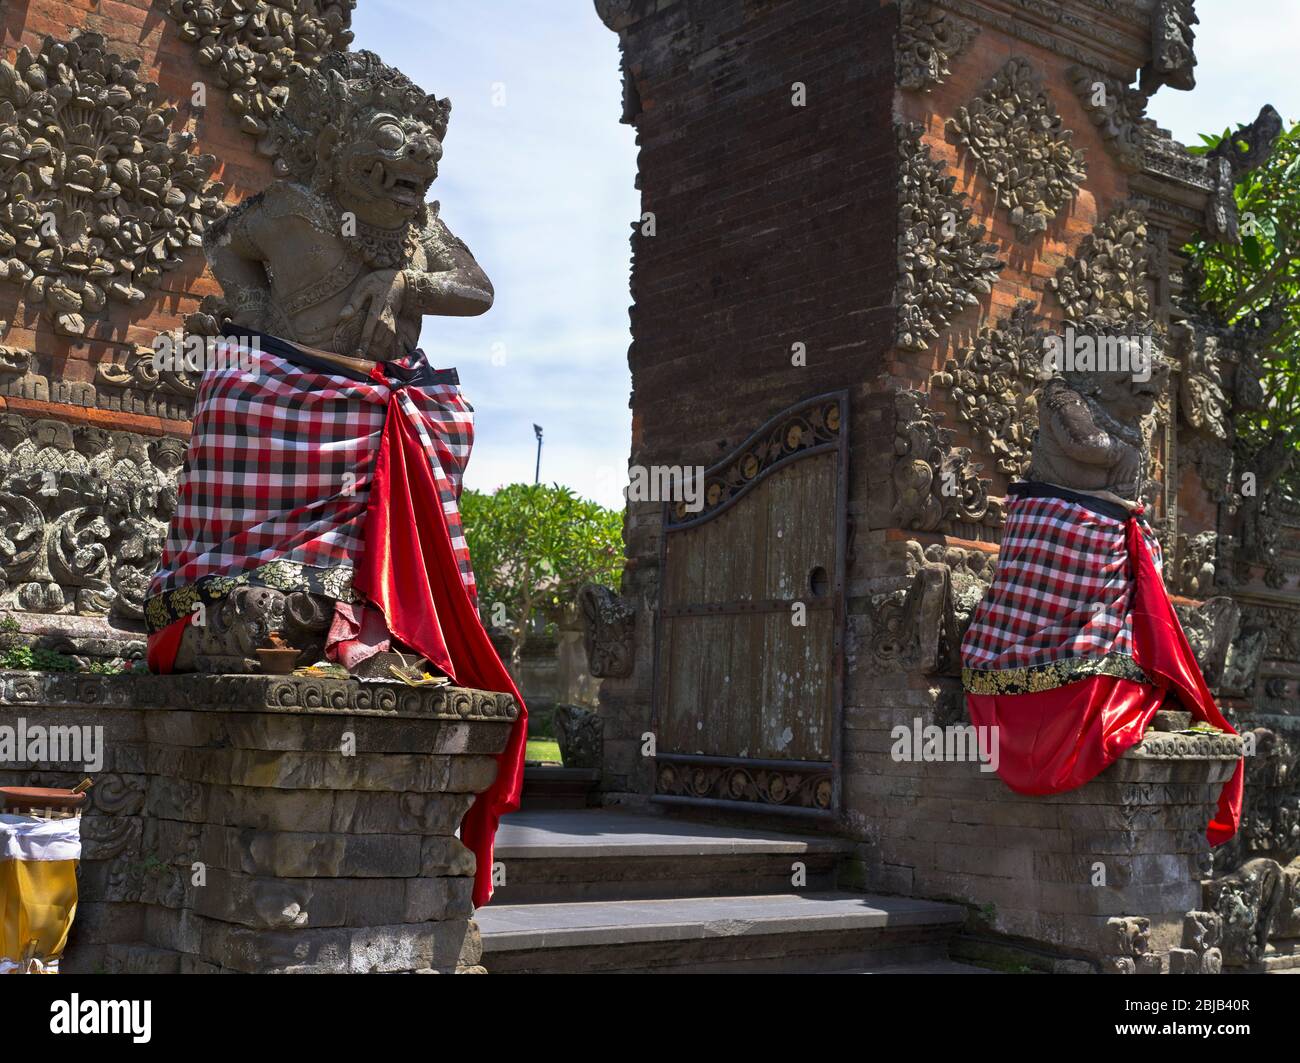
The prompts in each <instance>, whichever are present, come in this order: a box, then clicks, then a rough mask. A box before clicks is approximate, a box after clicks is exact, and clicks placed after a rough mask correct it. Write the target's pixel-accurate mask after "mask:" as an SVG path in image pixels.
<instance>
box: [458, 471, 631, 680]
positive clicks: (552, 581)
mask: <svg viewBox="0 0 1300 1063" xmlns="http://www.w3.org/2000/svg"><path fill="white" fill-rule="evenodd" d="M460 509H461V515H462V517H463V518H464V522H465V538H466V540H467V541H468V542H469V551H470V558H471V560H472V561H473V564H474V574H475V576H476V577H477V579H478V587H479V608H480V611H481V612H482V614H483V616H484V620H485V623H487V625H488V627H489V628H492V627H497V628H502V627H503V628H504V629H505V630H506V631H508V632H509V634H510V640H511V652H510V657H511V662H512V663H513V664H518V662H519V654H520V651H521V650H522V649H523V645H524V641H525V639H526V638H527V636H528V629H529V625H530V624H531V623H532V622H533V620H534V618H537V617H540V618H541V619H543V620H544V621H549V622H552V623H554V622H556V621H558V620H559V619H560V618H561V616H562V615H563V614H564V613H565V611H566V610H568V609H569V608H571V607H572V605H573V601H574V598H575V597H576V596H577V592H578V589H579V588H580V587H581V586H582V585H583V584H584V583H588V582H596V583H607V584H613V585H615V586H617V585H618V582H619V574H620V573H621V572H622V568H623V514H622V513H621V512H620V511H618V510H613V509H606V508H605V507H604V506H601V505H599V504H598V503H596V502H591V501H588V500H587V499H583V498H579V497H578V496H577V495H575V494H574V493H573V491H571V490H570V489H569V488H567V487H561V486H560V485H559V484H554V485H551V486H546V485H544V484H536V485H534V484H509V485H507V486H505V487H501V488H498V489H497V490H496V491H495V492H493V493H491V494H486V493H484V492H480V491H465V492H464V493H463V494H462V495H461V499H460Z"/></svg>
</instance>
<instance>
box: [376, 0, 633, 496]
mask: <svg viewBox="0 0 1300 1063" xmlns="http://www.w3.org/2000/svg"><path fill="white" fill-rule="evenodd" d="M352 27H353V31H354V32H355V33H356V41H355V42H354V43H353V45H352V47H353V48H369V49H370V50H371V51H374V52H377V53H379V55H380V56H382V57H383V59H384V61H385V62H387V63H389V64H390V65H393V66H396V67H398V68H399V69H400V70H402V71H403V72H404V73H406V74H407V75H408V76H410V77H411V78H412V79H413V80H414V81H415V82H416V83H417V84H419V85H420V87H421V88H423V89H424V90H425V91H426V92H432V93H436V94H437V95H438V96H450V97H451V102H452V112H451V123H450V125H449V126H448V131H447V140H446V143H445V145H444V149H445V154H444V156H443V160H442V162H441V163H440V164H439V175H438V180H437V181H436V182H434V185H433V189H432V191H431V193H430V194H431V196H432V197H433V198H435V199H437V200H439V201H440V202H441V203H442V216H443V218H444V220H445V221H446V222H447V224H448V225H449V226H450V227H451V230H452V231H453V232H454V233H456V235H457V236H459V237H460V238H461V239H463V240H464V241H465V242H466V243H467V244H469V246H470V249H471V250H472V251H473V252H474V256H475V257H476V258H477V259H478V261H479V262H480V263H481V264H482V265H483V268H484V269H485V270H486V271H487V274H488V276H489V277H490V278H491V279H492V283H493V286H494V287H495V288H496V303H495V305H494V306H493V307H492V309H491V310H490V311H488V313H486V314H484V315H483V316H482V317H479V318H463V319H458V318H446V317H426V318H425V319H424V331H423V333H422V334H421V338H420V344H421V346H422V347H423V348H424V349H425V351H427V352H428V353H429V356H430V358H431V359H432V361H433V362H434V364H435V365H437V366H439V367H447V366H455V367H456V368H457V369H459V370H460V379H461V387H462V388H463V390H464V392H465V395H466V397H467V398H468V399H469V401H470V402H471V403H472V404H473V405H474V408H475V411H476V415H477V416H476V440H475V446H474V453H473V456H472V458H471V459H470V463H469V469H468V471H467V473H466V477H465V483H466V485H467V486H469V487H473V488H478V489H479V490H489V491H490V490H492V489H494V488H496V487H497V486H499V485H501V484H506V483H513V482H516V481H521V480H522V481H527V482H530V483H531V482H532V478H533V463H534V461H535V458H536V441H535V439H534V436H533V427H532V426H533V424H534V423H537V424H540V425H541V426H542V428H543V430H544V432H545V443H544V445H543V449H542V479H543V481H545V482H551V481H559V482H560V483H563V484H566V485H567V486H570V487H572V488H573V489H574V490H575V491H577V492H578V493H579V494H581V495H583V496H584V497H587V498H595V499H596V500H598V501H600V502H602V503H604V504H605V505H609V506H618V507H620V508H621V506H622V504H623V501H622V495H621V491H622V488H623V486H624V484H625V483H626V478H627V461H628V452H629V449H630V446H631V431H632V429H631V424H632V419H631V413H630V411H629V410H628V395H629V391H630V388H631V380H630V377H629V374H628V368H627V347H628V343H629V342H630V341H631V334H630V333H629V331H628V317H627V307H628V303H629V301H630V297H629V295H628V269H629V255H630V250H629V245H628V236H629V234H630V233H631V231H632V230H631V225H632V221H633V220H634V219H635V218H636V217H637V215H638V214H639V204H640V197H639V194H638V193H637V191H636V189H635V188H634V187H633V181H634V180H635V178H636V144H635V141H634V134H633V131H632V129H631V127H629V126H625V125H621V124H619V116H620V114H621V111H622V104H621V93H622V89H621V82H620V78H619V72H618V37H617V36H616V35H615V34H613V33H611V32H610V31H609V30H607V29H606V28H605V26H604V25H603V24H602V23H601V21H600V19H599V18H597V17H596V12H595V8H594V6H593V5H592V2H591V0H473V2H468V3H467V2H465V0H362V2H361V3H360V4H358V5H357V10H356V12H355V13H354V15H353V20H352Z"/></svg>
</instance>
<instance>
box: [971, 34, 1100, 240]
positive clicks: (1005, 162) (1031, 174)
mask: <svg viewBox="0 0 1300 1063" xmlns="http://www.w3.org/2000/svg"><path fill="white" fill-rule="evenodd" d="M946 129H947V130H948V134H949V135H950V136H951V137H952V138H953V139H954V140H955V141H956V142H957V143H958V144H959V145H960V146H961V148H962V150H964V151H965V152H966V153H967V154H968V155H970V157H971V158H973V159H974V160H975V172H976V173H978V174H980V175H981V176H982V177H984V178H985V179H986V180H987V181H988V182H989V183H990V184H991V185H992V186H993V189H994V192H995V193H996V195H997V200H998V203H999V204H1000V205H1001V206H1002V207H1003V208H1005V209H1006V210H1008V211H1010V212H1011V224H1012V225H1014V226H1015V228H1016V233H1017V235H1018V236H1019V237H1020V239H1022V240H1029V239H1032V238H1033V237H1034V236H1035V235H1036V234H1037V233H1041V232H1045V231H1046V230H1047V225H1048V222H1050V221H1051V220H1052V219H1053V218H1055V217H1056V216H1057V215H1058V214H1059V213H1060V212H1061V211H1062V210H1064V209H1065V208H1066V207H1067V206H1068V205H1069V203H1070V201H1071V200H1072V199H1073V198H1074V196H1075V193H1076V192H1078V190H1079V188H1080V186H1081V185H1082V184H1083V181H1084V178H1085V177H1086V176H1087V169H1086V167H1085V166H1084V161H1083V152H1082V151H1081V150H1079V149H1078V148H1076V147H1075V146H1074V145H1073V144H1072V143H1071V141H1072V139H1073V137H1074V134H1073V133H1072V132H1071V131H1070V130H1068V129H1066V128H1065V127H1064V126H1063V125H1062V123H1061V116H1060V115H1059V114H1058V113H1057V111H1056V107H1055V105H1054V104H1053V103H1052V101H1051V99H1050V98H1049V97H1048V95H1047V93H1046V92H1045V91H1044V90H1043V87H1042V85H1041V84H1040V83H1039V80H1038V78H1037V76H1036V75H1035V74H1034V72H1033V69H1032V68H1031V67H1030V65H1029V63H1028V62H1027V61H1026V60H1024V59H1012V60H1011V61H1010V62H1008V63H1007V65H1006V66H1004V67H1003V68H1002V69H1001V70H1000V71H999V72H998V73H997V74H996V75H994V77H993V79H992V80H991V81H990V82H989V83H988V85H987V86H986V87H985V89H984V91H983V92H982V93H981V94H980V95H979V96H977V97H976V98H975V99H974V100H972V101H971V103H970V104H969V105H968V106H966V107H961V108H958V110H957V116H956V117H955V118H950V119H948V122H947V124H946Z"/></svg>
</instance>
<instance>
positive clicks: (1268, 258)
mask: <svg viewBox="0 0 1300 1063" xmlns="http://www.w3.org/2000/svg"><path fill="white" fill-rule="evenodd" d="M1234 136H1235V134H1234V133H1233V132H1232V131H1231V130H1227V129H1225V130H1224V131H1223V133H1221V134H1218V135H1205V134H1203V135H1202V136H1201V140H1202V144H1201V145H1200V146H1198V147H1193V148H1190V149H1189V150H1190V151H1192V152H1195V153H1198V154H1206V153H1208V152H1211V151H1214V150H1215V149H1216V148H1218V146H1219V145H1220V144H1221V143H1222V142H1223V141H1224V140H1227V139H1231V138H1233V137H1234ZM1236 145H1237V147H1238V148H1239V149H1240V150H1244V148H1245V145H1244V144H1243V143H1242V142H1240V141H1237V142H1236ZM1235 197H1236V201H1237V213H1238V217H1239V218H1240V223H1241V244H1240V246H1237V245H1233V244H1225V243H1219V242H1216V241H1213V240H1209V239H1205V238H1202V239H1200V240H1198V241H1196V242H1195V243H1193V244H1191V245H1189V246H1188V248H1187V250H1188V252H1189V253H1190V254H1191V256H1192V260H1193V266H1194V272H1198V273H1199V274H1200V275H1201V277H1202V280H1201V284H1200V289H1199V291H1198V292H1197V293H1196V294H1197V297H1198V299H1199V301H1200V303H1201V305H1202V306H1204V307H1205V308H1206V309H1207V310H1209V311H1211V312H1212V313H1214V314H1215V315H1216V316H1217V317H1219V318H1220V319H1221V320H1222V321H1224V322H1225V323H1226V324H1229V325H1235V324H1240V323H1244V322H1250V321H1251V320H1252V319H1256V318H1257V317H1258V316H1262V315H1265V314H1266V313H1268V312H1270V311H1271V312H1274V313H1276V312H1277V311H1278V310H1279V309H1280V314H1281V325H1280V326H1279V327H1278V329H1277V331H1276V332H1275V333H1274V334H1273V336H1272V338H1271V340H1270V342H1269V344H1268V348H1267V349H1266V350H1265V351H1264V352H1263V354H1262V357H1261V362H1262V368H1263V378H1262V381H1261V382H1262V384H1263V388H1264V403H1263V406H1262V408H1261V409H1259V410H1256V411H1253V412H1248V413H1247V414H1246V415H1245V416H1244V417H1243V418H1242V419H1241V421H1240V422H1239V423H1238V431H1239V435H1240V437H1241V440H1242V442H1243V444H1244V445H1245V449H1246V451H1247V452H1248V453H1256V452H1258V451H1260V450H1262V449H1263V448H1264V447H1265V446H1266V445H1270V444H1272V445H1274V446H1281V447H1282V448H1283V449H1284V450H1290V451H1292V452H1293V453H1294V452H1295V451H1297V450H1300V123H1292V124H1291V126H1290V128H1289V129H1285V130H1283V132H1282V133H1281V135H1280V136H1279V137H1278V139H1277V142H1276V143H1275V145H1274V147H1273V151H1272V154H1271V155H1270V156H1269V158H1268V159H1267V161H1266V162H1264V164H1263V165H1261V166H1260V167H1258V168H1257V169H1255V170H1252V171H1251V172H1249V173H1247V174H1244V175H1243V176H1242V177H1241V179H1240V180H1239V181H1238V182H1237V185H1236V188H1235ZM1296 465H1297V463H1296V462H1295V460H1294V458H1292V460H1291V463H1290V470H1289V471H1288V472H1287V473H1285V474H1284V475H1283V477H1282V478H1281V480H1280V483H1282V484H1284V485H1285V487H1286V488H1287V489H1288V490H1289V491H1290V492H1291V493H1293V494H1294V493H1295V492H1296V488H1297V487H1298V486H1300V483H1297V481H1298V480H1300V470H1298V469H1297V468H1296Z"/></svg>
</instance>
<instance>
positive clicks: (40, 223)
mask: <svg viewBox="0 0 1300 1063" xmlns="http://www.w3.org/2000/svg"><path fill="white" fill-rule="evenodd" d="M104 43H105V42H104V38H103V37H102V36H100V35H99V34H94V33H85V34H82V35H80V36H78V37H77V38H76V39H75V40H72V41H69V42H63V41H56V40H55V39H54V38H52V37H46V38H45V41H44V43H43V44H42V46H41V50H40V51H39V52H38V53H36V54H33V53H32V52H31V50H30V49H28V48H26V47H24V48H21V49H20V50H19V52H18V55H17V57H16V58H15V59H14V61H13V62H12V63H10V62H6V61H0V279H7V280H9V281H12V282H15V283H21V284H24V285H25V286H26V288H25V291H24V297H25V299H26V300H27V302H29V303H31V304H41V305H42V306H43V308H44V312H45V315H46V317H47V318H48V319H49V320H50V322H51V323H52V324H53V327H54V329H55V331H56V332H59V333H61V334H62V335H65V336H81V335H83V334H84V333H85V331H86V315H88V314H97V313H100V312H101V311H103V310H104V308H105V306H106V304H107V301H108V300H109V299H112V300H115V301H117V302H121V303H127V304H134V303H138V302H140V301H142V300H143V299H144V298H145V297H146V292H147V291H148V289H150V288H152V287H154V286H155V285H156V284H157V283H158V281H159V280H160V278H161V277H162V274H163V273H164V272H165V271H168V270H172V269H175V268H177V267H178V266H180V265H181V264H182V262H183V259H182V255H183V253H184V252H185V251H186V250H187V249H190V248H197V247H199V246H200V245H201V242H202V239H201V238H202V234H203V231H204V229H205V227H206V226H207V224H208V223H210V222H212V221H214V220H216V219H218V218H220V217H222V216H223V215H224V214H225V209H226V208H225V205H224V203H223V202H222V197H223V195H224V191H225V189H224V186H223V185H221V184H214V183H211V182H209V181H208V175H209V174H210V173H211V172H212V169H213V167H214V166H215V165H216V159H215V158H214V157H213V156H211V155H193V154H191V153H190V151H189V149H190V146H191V145H192V143H193V141H194V137H193V135H192V134H190V133H179V132H175V131H173V130H172V128H171V127H172V122H173V119H174V118H175V116H176V109H175V108H174V107H170V106H164V105H161V104H159V103H157V102H156V96H157V86H156V85H154V84H152V83H151V82H148V81H146V80H144V79H143V77H142V76H141V74H140V70H139V66H140V64H139V62H138V61H134V60H132V61H127V60H125V59H122V58H121V57H120V56H118V55H115V54H113V53H112V52H107V51H105V49H104Z"/></svg>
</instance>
